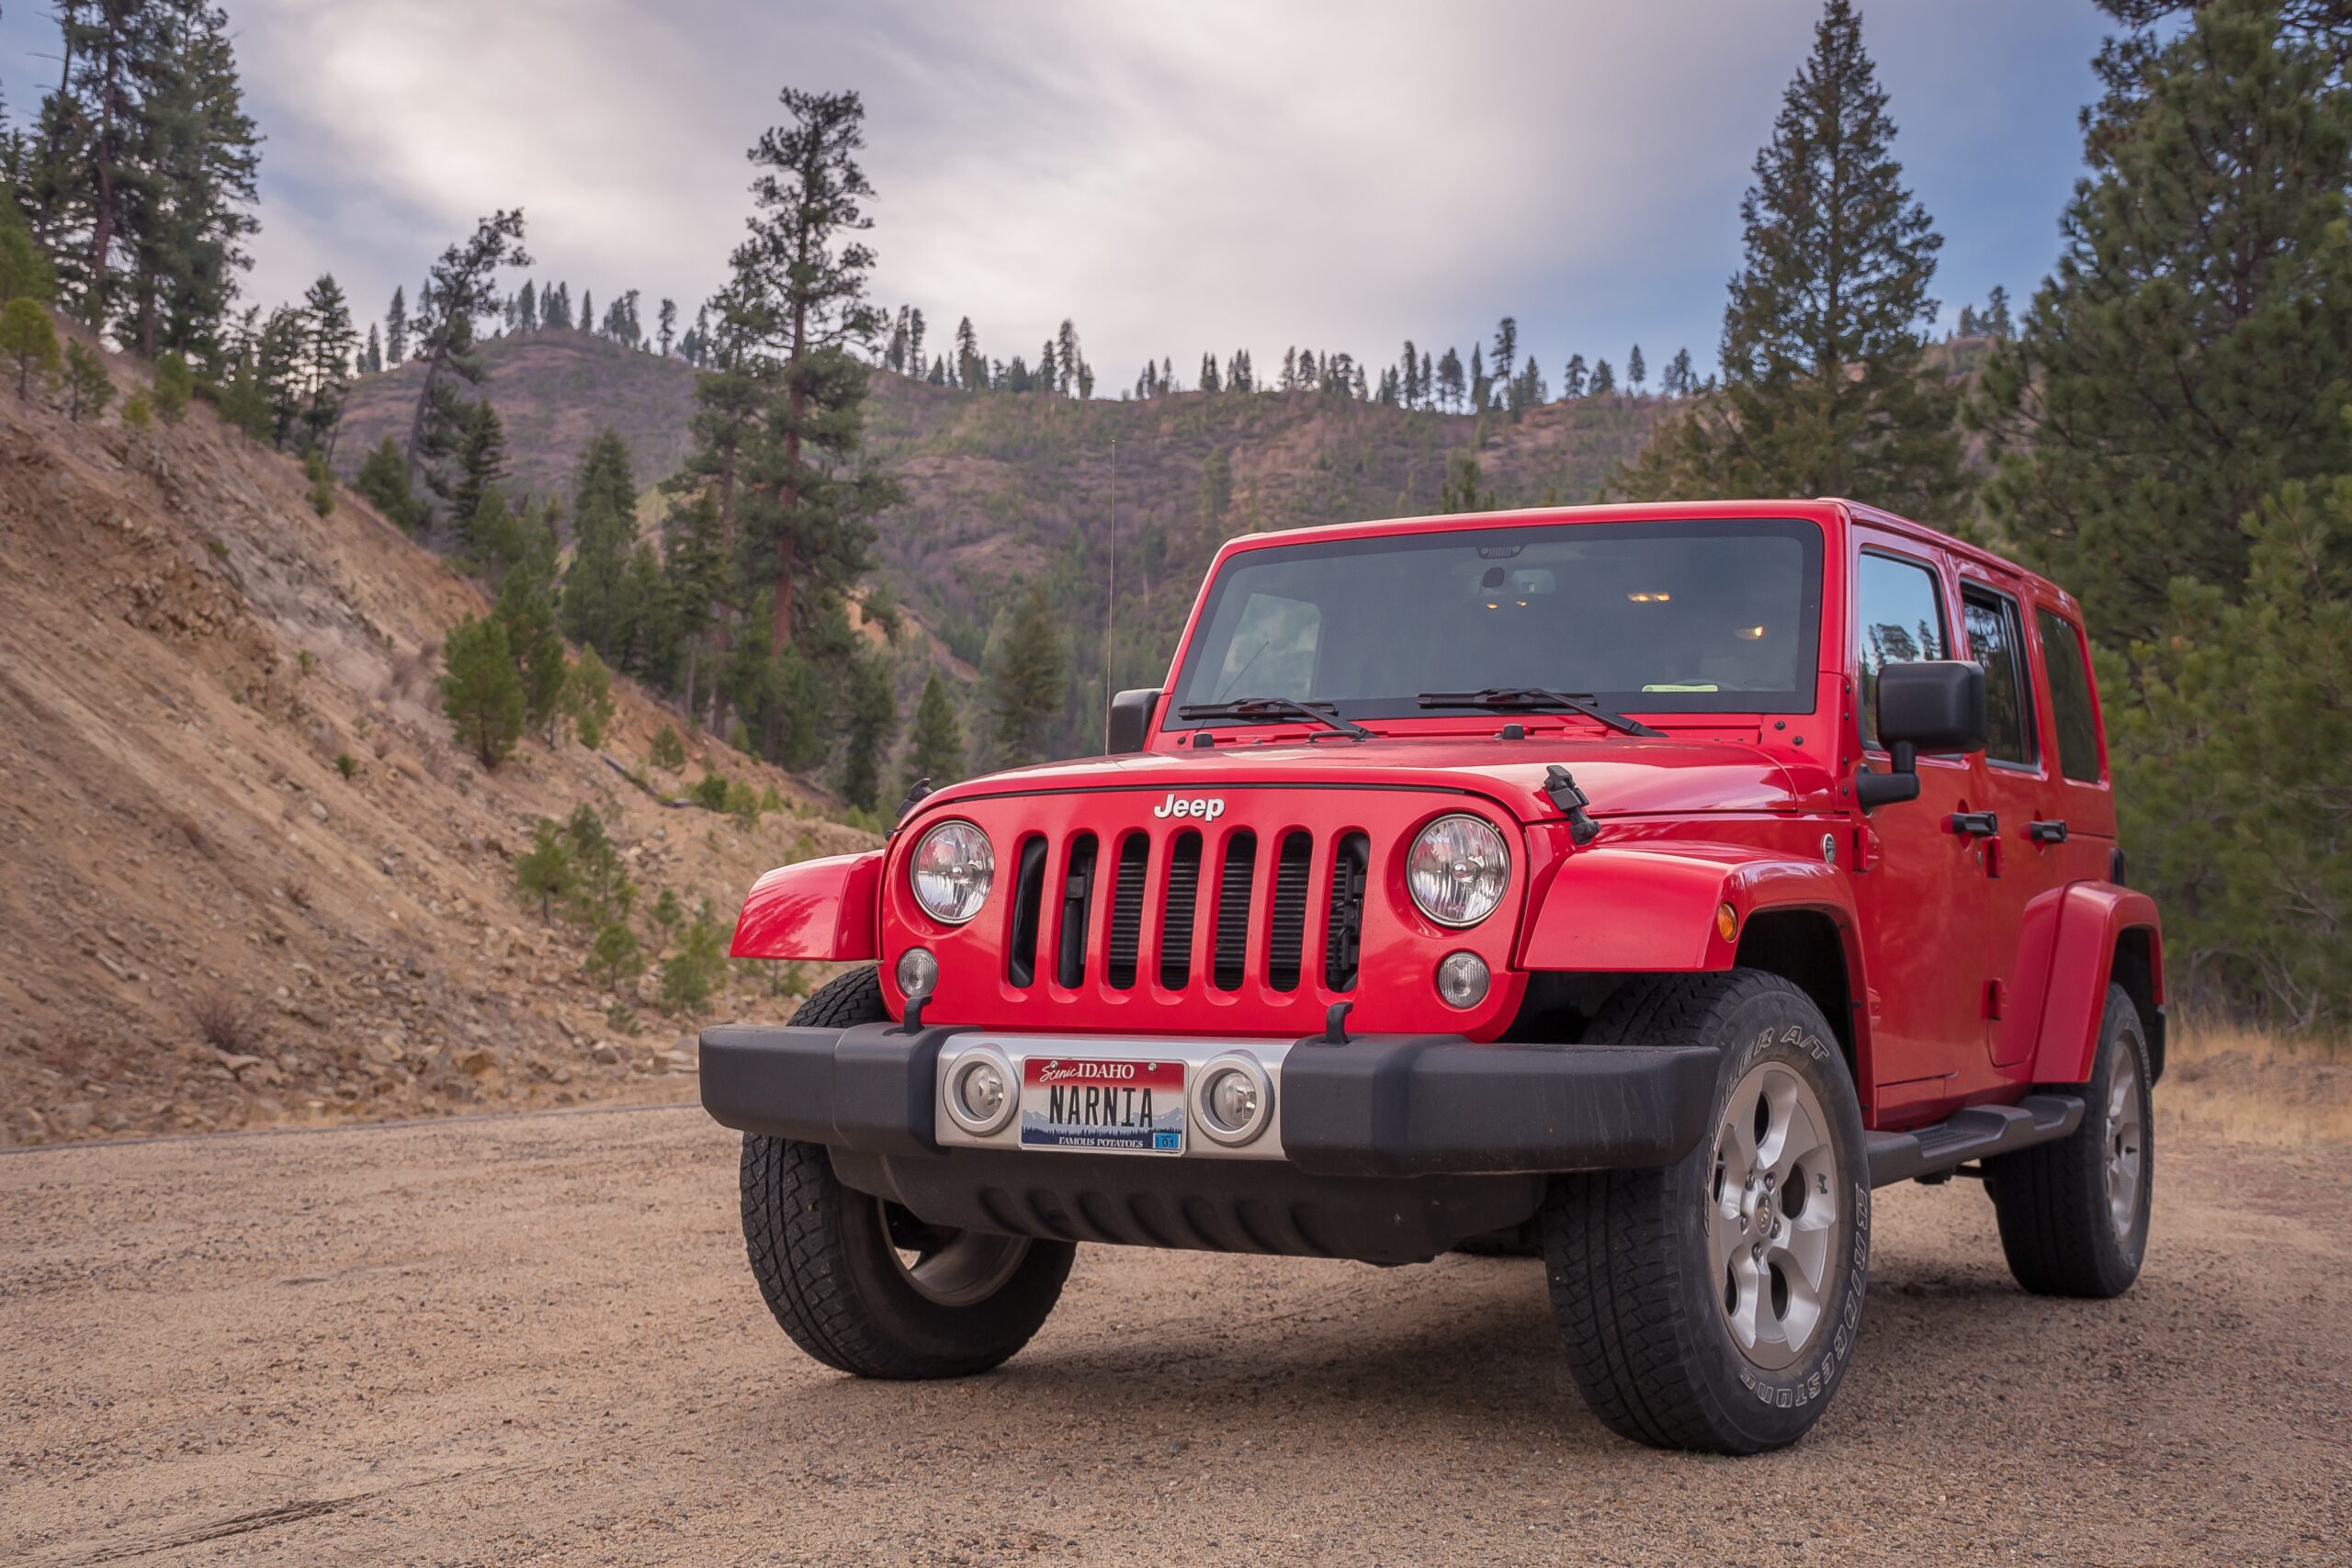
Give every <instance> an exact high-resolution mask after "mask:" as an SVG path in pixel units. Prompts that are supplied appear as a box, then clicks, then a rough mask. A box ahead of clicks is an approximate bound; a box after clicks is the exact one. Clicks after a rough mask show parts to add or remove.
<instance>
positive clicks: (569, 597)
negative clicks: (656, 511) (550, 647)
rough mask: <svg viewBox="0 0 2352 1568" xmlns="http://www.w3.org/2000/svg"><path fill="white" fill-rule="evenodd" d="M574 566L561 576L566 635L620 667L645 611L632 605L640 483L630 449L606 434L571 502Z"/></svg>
mask: <svg viewBox="0 0 2352 1568" xmlns="http://www.w3.org/2000/svg"><path fill="white" fill-rule="evenodd" d="M571 518H572V545H571V564H570V565H569V566H568V567H567V568H566V569H565V570H564V574H563V629H564V631H565V632H566V633H567V634H568V635H570V636H571V637H572V638H574V639H575V640H577V641H579V642H582V643H585V644H587V645H588V646H589V647H592V648H594V649H596V650H597V652H599V653H601V654H603V655H604V656H605V660H606V662H608V663H611V664H613V665H615V666H616V667H617V666H619V665H621V664H622V663H623V662H624V660H625V659H626V649H628V645H629V642H630V640H631V639H632V638H633V637H635V635H636V631H637V620H638V617H639V615H640V614H642V613H643V610H644V608H645V606H644V605H643V604H640V603H634V602H632V595H631V593H630V584H629V581H628V579H629V558H630V556H631V554H632V553H633V552H634V550H635V548H636V545H637V482H636V479H635V477H634V476H633V474H632V472H631V468H630V464H629V457H628V444H627V443H626V442H624V441H623V440H622V439H621V437H620V434H619V433H618V432H617V431H612V430H606V431H604V432H602V433H601V434H598V435H597V436H596V438H595V439H594V440H593V441H591V442H589V444H588V447H587V450H586V451H584V452H582V454H581V457H580V468H579V471H578V475H577V477H576V479H574V481H573V486H572V500H571Z"/></svg>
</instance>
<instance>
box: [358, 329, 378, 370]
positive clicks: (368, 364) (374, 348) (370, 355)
mask: <svg viewBox="0 0 2352 1568" xmlns="http://www.w3.org/2000/svg"><path fill="white" fill-rule="evenodd" d="M359 368H360V369H361V370H362V371H364V372H366V373H367V374H368V375H370V376H373V375H376V374H378V373H379V372H380V371H381V370H382V369H383V368H384V340H383V338H382V337H381V336H380V335H379V333H377V331H376V323H375V322H373V321H370V322H368V347H367V348H366V350H365V351H364V352H363V353H362V354H361V355H360V360H359Z"/></svg>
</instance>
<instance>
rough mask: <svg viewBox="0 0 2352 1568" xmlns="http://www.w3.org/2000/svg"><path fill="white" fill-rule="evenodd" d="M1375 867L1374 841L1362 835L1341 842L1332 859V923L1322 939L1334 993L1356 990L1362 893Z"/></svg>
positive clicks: (1326, 970)
mask: <svg viewBox="0 0 2352 1568" xmlns="http://www.w3.org/2000/svg"><path fill="white" fill-rule="evenodd" d="M1371 867H1372V841H1371V840H1369V839H1367V838H1365V837H1364V835H1363V834H1362V833H1349V834H1347V835H1345V836H1343V837H1342V838H1341V839H1340V843H1339V847H1338V849H1337V850H1336V851H1335V852H1333V854H1332V859H1331V908H1330V916H1331V918H1330V921H1329V925H1328V926H1327V927H1326V928H1325V931H1324V938H1323V983H1324V984H1325V985H1326V986H1328V987H1330V988H1331V989H1332V990H1335V991H1352V990H1354V989H1355V988H1356V970H1357V968H1358V966H1359V964H1360V963H1361V961H1362V959H1363V890H1364V883H1365V880H1366V878H1367V876H1368V874H1369V873H1370V871H1371Z"/></svg>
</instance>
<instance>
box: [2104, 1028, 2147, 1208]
mask: <svg viewBox="0 0 2352 1568" xmlns="http://www.w3.org/2000/svg"><path fill="white" fill-rule="evenodd" d="M2117 1045H2118V1049H2117V1051H2116V1054H2115V1070H2114V1071H2113V1073H2111V1074H2110V1075H2109V1080H2108V1088H2107V1213H2108V1219H2109V1222H2110V1223H2112V1224H2114V1226H2115V1239H2116V1240H2117V1242H2119V1243H2120V1244H2121V1245H2122V1246H2123V1247H2125V1248H2126V1249H2127V1250H2128V1249H2129V1248H2130V1247H2131V1243H2132V1241H2133V1240H2134V1239H2135V1237H2136V1234H2137V1232H2138V1231H2139V1228H2140V1183H2141V1181H2142V1180H2143V1179H2144V1176H2145V1173H2146V1170H2147V1159H2148V1134H2147V1122H2146V1121H2145V1120H2144V1119H2143V1116H2142V1114H2141V1111H2140V1061H2139V1056H2140V1054H2139V1052H2138V1051H2136V1050H2134V1049H2133V1048H2132V1045H2131V1041H2129V1040H2120V1041H2118V1042H2117Z"/></svg>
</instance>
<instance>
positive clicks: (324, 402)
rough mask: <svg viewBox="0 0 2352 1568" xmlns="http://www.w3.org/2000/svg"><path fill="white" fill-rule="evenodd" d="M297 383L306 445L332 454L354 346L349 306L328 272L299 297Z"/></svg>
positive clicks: (341, 415)
mask: <svg viewBox="0 0 2352 1568" xmlns="http://www.w3.org/2000/svg"><path fill="white" fill-rule="evenodd" d="M302 318H303V321H302V324H303V327H304V329H305V337H306V342H305V344H304V348H303V365H302V378H303V380H304V382H305V383H306V384H307V385H306V390H307V393H308V399H309V402H308V406H307V407H306V408H305V409H304V410H303V413H302V424H303V429H304V431H305V432H306V434H308V436H309V439H310V443H311V445H312V446H324V447H325V448H326V449H327V450H328V452H329V453H330V454H332V453H333V451H334V430H335V426H336V425H337V424H339V423H342V420H343V400H344V394H345V390H346V389H347V388H348V383H349V381H350V378H351V349H352V344H354V343H356V341H357V333H355V332H354V331H353V330H352V324H351V307H350V306H349V305H348V304H346V303H345V300H344V297H343V289H342V288H341V287H340V286H338V285H337V284H336V282H335V280H334V274H333V273H322V274H320V276H319V279H318V281H317V282H315V283H313V284H311V287H310V288H309V290H308V291H307V292H305V293H304V294H303V296H302Z"/></svg>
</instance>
